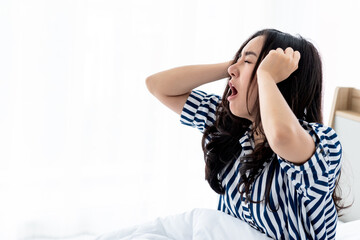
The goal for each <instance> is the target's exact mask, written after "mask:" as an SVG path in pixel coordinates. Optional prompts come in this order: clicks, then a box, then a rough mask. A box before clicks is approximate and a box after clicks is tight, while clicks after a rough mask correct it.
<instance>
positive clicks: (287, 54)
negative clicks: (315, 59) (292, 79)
mask: <svg viewBox="0 0 360 240" xmlns="http://www.w3.org/2000/svg"><path fill="white" fill-rule="evenodd" d="M299 61H300V52H299V51H294V50H293V49H292V48H291V47H288V48H286V49H285V51H284V50H283V49H282V48H277V49H276V50H271V51H270V52H269V53H268V55H266V57H265V58H264V59H263V60H262V62H261V63H260V65H259V68H258V69H257V72H256V74H257V77H258V79H259V77H262V76H264V75H266V76H269V77H271V78H272V79H273V80H274V81H275V83H279V82H281V81H283V80H285V79H287V78H288V77H289V76H290V75H291V74H292V73H293V72H294V71H295V70H296V69H297V68H298V64H299Z"/></svg>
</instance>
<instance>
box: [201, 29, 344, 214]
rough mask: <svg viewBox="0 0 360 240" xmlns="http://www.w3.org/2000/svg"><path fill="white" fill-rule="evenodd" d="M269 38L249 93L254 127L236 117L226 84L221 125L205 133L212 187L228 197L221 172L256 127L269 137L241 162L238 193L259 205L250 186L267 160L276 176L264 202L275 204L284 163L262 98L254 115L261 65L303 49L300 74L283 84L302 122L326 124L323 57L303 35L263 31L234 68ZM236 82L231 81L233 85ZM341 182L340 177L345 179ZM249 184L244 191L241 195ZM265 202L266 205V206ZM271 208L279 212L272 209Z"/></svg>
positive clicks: (281, 87) (218, 121)
mask: <svg viewBox="0 0 360 240" xmlns="http://www.w3.org/2000/svg"><path fill="white" fill-rule="evenodd" d="M258 36H264V37H265V40H264V44H263V46H262V49H261V52H260V55H259V57H258V59H257V61H256V63H255V68H254V70H253V72H252V75H251V79H250V84H249V85H248V89H247V94H246V99H247V101H246V106H247V110H248V113H249V115H251V116H254V119H255V120H254V122H251V121H250V120H248V119H245V118H241V117H237V116H235V115H233V114H232V113H231V111H230V109H229V102H228V100H227V98H228V96H229V95H230V94H231V91H229V85H228V84H227V85H226V88H225V90H224V93H223V96H222V100H221V103H220V104H219V105H218V107H217V110H216V121H215V123H214V124H213V125H212V126H210V127H208V128H207V129H206V130H205V131H204V134H203V138H202V149H203V151H204V158H205V163H206V165H205V178H206V180H207V181H208V182H209V184H210V186H211V188H212V189H213V190H214V191H215V192H217V193H219V194H224V193H225V190H224V188H223V186H222V184H221V181H222V179H221V171H222V170H223V169H224V167H226V166H227V164H229V163H230V162H232V161H234V160H236V159H237V158H238V157H239V156H240V153H241V151H242V146H241V145H240V143H239V139H240V138H241V137H242V136H243V134H244V133H245V131H246V130H248V128H249V126H250V125H251V124H254V125H253V127H252V129H251V130H250V133H251V134H253V133H254V131H255V130H256V129H258V130H259V132H257V133H258V134H260V135H262V136H263V137H264V139H265V140H264V141H263V142H262V143H259V144H257V145H256V146H255V148H254V151H253V152H252V153H251V154H250V155H247V156H243V157H241V158H240V161H241V164H240V167H239V173H240V181H239V183H238V191H239V192H240V193H241V196H243V194H245V198H246V200H247V201H251V202H254V203H258V202H255V201H253V200H252V199H251V198H250V186H251V184H252V183H253V182H254V180H255V178H256V175H257V173H258V172H259V170H261V168H262V166H263V164H264V162H265V161H271V165H272V166H271V167H270V169H272V170H270V173H269V174H268V177H267V179H266V181H267V183H266V189H265V196H264V198H263V199H262V200H261V201H264V200H265V202H266V203H270V201H269V197H270V188H271V183H272V178H273V176H274V172H275V166H276V165H278V164H279V162H278V161H277V159H275V160H276V161H275V160H273V159H274V156H275V155H274V152H273V151H272V149H271V148H270V147H269V144H268V141H267V139H266V136H265V133H264V130H263V128H262V125H261V117H260V105H259V96H257V98H256V101H255V107H254V113H251V112H250V111H249V106H248V101H249V92H250V88H251V86H253V85H254V81H256V79H255V75H256V71H257V69H258V67H259V64H260V62H261V61H262V60H263V59H264V57H265V56H266V55H267V54H268V53H269V51H270V50H272V49H277V48H282V49H286V48H287V47H292V48H293V49H294V50H298V51H299V52H300V54H301V58H300V61H299V64H298V69H297V70H296V71H294V72H293V73H292V74H291V75H290V76H289V77H288V78H287V79H285V80H284V81H282V82H280V83H278V84H277V86H278V88H279V90H280V92H281V94H282V95H283V97H284V99H285V100H286V102H287V103H288V105H289V106H290V108H291V110H292V111H293V113H294V114H295V116H296V117H297V118H298V119H303V120H306V121H307V122H317V123H321V124H323V118H322V80H323V79H322V63H321V58H320V55H319V53H318V51H317V50H316V48H315V47H314V45H313V44H312V43H310V42H309V41H307V40H306V39H304V38H303V37H301V36H300V35H298V36H297V37H295V36H292V35H290V34H287V33H283V32H280V31H278V30H275V29H263V30H260V31H258V32H256V33H255V34H253V35H252V36H251V37H250V38H249V39H247V40H246V41H245V42H244V43H243V44H242V45H241V47H240V49H239V50H238V51H237V53H236V54H235V57H234V60H233V62H232V64H234V63H236V62H237V60H238V58H239V54H240V53H241V52H242V50H243V48H244V47H245V46H246V44H247V43H248V42H249V41H250V40H252V39H253V38H255V37H258ZM230 79H231V77H230V78H229V80H230ZM339 178H340V176H339ZM339 178H338V179H337V181H336V187H335V190H334V192H333V194H332V198H333V200H334V203H335V206H336V209H337V211H338V212H339V211H340V210H341V209H342V208H344V206H342V205H341V200H342V199H341V197H340V196H338V195H337V191H336V189H337V188H338V187H339V186H338V181H339ZM241 185H243V188H242V189H243V190H240V187H241ZM261 201H260V202H261ZM270 208H271V209H272V210H274V209H273V208H272V207H271V206H270Z"/></svg>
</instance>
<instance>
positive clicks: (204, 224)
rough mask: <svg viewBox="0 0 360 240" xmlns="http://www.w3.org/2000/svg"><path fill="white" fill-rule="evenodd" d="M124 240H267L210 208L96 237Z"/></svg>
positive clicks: (242, 224) (158, 219)
mask: <svg viewBox="0 0 360 240" xmlns="http://www.w3.org/2000/svg"><path fill="white" fill-rule="evenodd" d="M120 239H121V240H125V239H126V240H127V239H149V240H150V239H151V240H152V239H154V240H155V239H157V240H165V239H196V240H200V239H204V240H205V239H206V240H211V239H214V240H215V239H216V240H219V239H258V240H262V239H270V238H268V237H267V236H266V235H265V234H263V233H261V232H259V231H257V230H255V229H253V228H252V227H250V226H249V225H248V224H247V223H245V222H243V221H241V220H239V219H236V218H234V217H232V216H229V215H228V214H225V213H223V212H220V211H217V210H212V209H194V210H192V211H190V212H185V213H182V214H178V215H173V216H168V217H164V218H157V219H155V220H154V221H151V222H148V223H145V224H141V225H137V226H134V227H129V228H125V229H122V230H120V231H116V232H112V233H108V234H103V235H101V236H99V237H97V238H96V240H120Z"/></svg>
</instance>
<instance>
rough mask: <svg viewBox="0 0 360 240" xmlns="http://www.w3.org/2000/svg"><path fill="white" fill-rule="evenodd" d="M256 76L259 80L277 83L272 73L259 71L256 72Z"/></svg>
mask: <svg viewBox="0 0 360 240" xmlns="http://www.w3.org/2000/svg"><path fill="white" fill-rule="evenodd" d="M256 78H257V81H258V82H264V81H266V82H269V81H270V82H274V83H276V80H275V79H274V78H273V77H272V76H271V74H270V73H268V72H257V73H256Z"/></svg>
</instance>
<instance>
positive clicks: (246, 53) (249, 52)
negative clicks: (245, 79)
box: [239, 51, 257, 58]
mask: <svg viewBox="0 0 360 240" xmlns="http://www.w3.org/2000/svg"><path fill="white" fill-rule="evenodd" d="M249 55H254V56H255V57H257V55H256V53H254V52H252V51H247V52H245V56H249ZM240 57H241V53H240V54H239V58H240Z"/></svg>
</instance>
